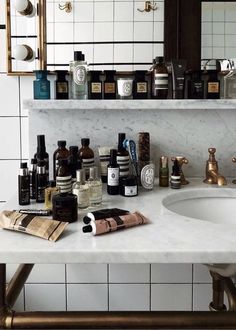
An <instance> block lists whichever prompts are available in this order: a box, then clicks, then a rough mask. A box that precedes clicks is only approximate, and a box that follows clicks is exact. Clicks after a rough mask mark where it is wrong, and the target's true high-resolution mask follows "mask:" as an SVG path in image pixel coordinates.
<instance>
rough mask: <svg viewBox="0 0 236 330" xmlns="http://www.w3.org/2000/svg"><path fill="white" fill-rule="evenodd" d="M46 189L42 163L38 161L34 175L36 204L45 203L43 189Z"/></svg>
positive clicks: (44, 170)
mask: <svg viewBox="0 0 236 330" xmlns="http://www.w3.org/2000/svg"><path fill="white" fill-rule="evenodd" d="M46 188H47V173H46V165H45V162H44V161H39V162H38V164H37V175H36V202H37V203H44V202H45V189H46Z"/></svg>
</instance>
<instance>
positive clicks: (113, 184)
mask: <svg viewBox="0 0 236 330" xmlns="http://www.w3.org/2000/svg"><path fill="white" fill-rule="evenodd" d="M119 172H120V168H119V165H118V163H117V150H116V149H111V150H110V162H109V165H108V166H107V193H108V194H109V195H119Z"/></svg>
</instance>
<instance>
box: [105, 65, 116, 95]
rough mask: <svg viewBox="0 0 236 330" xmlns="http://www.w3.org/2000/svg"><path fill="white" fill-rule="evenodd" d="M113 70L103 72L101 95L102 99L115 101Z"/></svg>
mask: <svg viewBox="0 0 236 330" xmlns="http://www.w3.org/2000/svg"><path fill="white" fill-rule="evenodd" d="M115 73H116V71H115V70H105V71H104V74H105V77H106V78H105V81H104V84H103V95H104V99H110V100H111V99H115V98H116V81H115V78H114V75H115Z"/></svg>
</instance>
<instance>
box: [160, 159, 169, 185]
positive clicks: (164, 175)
mask: <svg viewBox="0 0 236 330" xmlns="http://www.w3.org/2000/svg"><path fill="white" fill-rule="evenodd" d="M159 186H160V187H169V167H168V157H166V156H162V157H161V158H160V167H159Z"/></svg>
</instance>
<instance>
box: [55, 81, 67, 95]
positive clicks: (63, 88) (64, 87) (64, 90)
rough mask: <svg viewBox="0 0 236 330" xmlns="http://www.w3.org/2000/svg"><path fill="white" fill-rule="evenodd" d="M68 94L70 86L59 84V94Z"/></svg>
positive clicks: (63, 83) (64, 83)
mask: <svg viewBox="0 0 236 330" xmlns="http://www.w3.org/2000/svg"><path fill="white" fill-rule="evenodd" d="M67 92H68V84H67V83H66V82H58V83H57V93H67Z"/></svg>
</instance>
